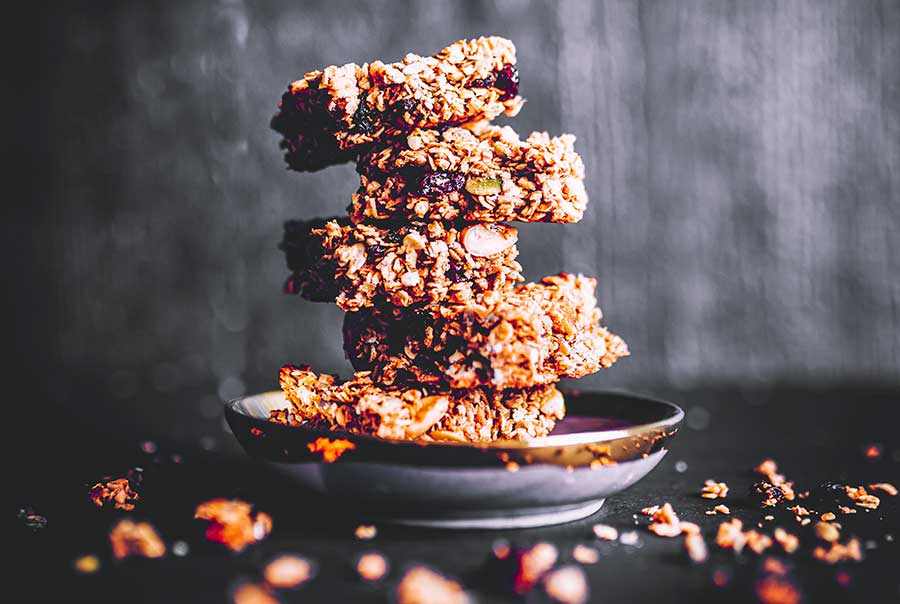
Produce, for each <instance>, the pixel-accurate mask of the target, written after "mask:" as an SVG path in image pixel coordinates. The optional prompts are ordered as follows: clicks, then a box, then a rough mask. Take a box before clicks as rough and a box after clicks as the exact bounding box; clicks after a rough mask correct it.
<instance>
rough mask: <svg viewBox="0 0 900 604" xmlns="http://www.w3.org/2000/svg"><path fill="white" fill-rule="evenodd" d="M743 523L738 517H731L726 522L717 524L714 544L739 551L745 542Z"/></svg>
mask: <svg viewBox="0 0 900 604" xmlns="http://www.w3.org/2000/svg"><path fill="white" fill-rule="evenodd" d="M743 528H744V523H743V522H741V520H740V519H739V518H732V519H731V520H729V521H728V522H723V523H722V524H720V525H719V530H718V532H717V533H716V545H718V546H719V547H722V548H725V549H732V550H734V551H735V552H736V553H740V552H741V551H742V550H743V549H744V545H746V544H747V537H746V536H745V535H744V531H743Z"/></svg>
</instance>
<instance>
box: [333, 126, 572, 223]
mask: <svg viewBox="0 0 900 604" xmlns="http://www.w3.org/2000/svg"><path fill="white" fill-rule="evenodd" d="M574 142H575V137H574V136H572V135H571V134H565V135H563V136H557V137H553V138H550V136H549V135H548V134H547V133H546V132H534V133H532V134H531V135H530V136H529V137H528V138H527V139H526V140H524V141H523V140H521V139H520V138H519V135H518V134H516V132H515V131H514V130H513V129H512V128H510V127H509V126H505V127H499V126H491V125H489V124H487V123H486V122H480V123H478V124H473V125H468V126H467V127H463V128H449V129H447V130H443V131H439V130H420V129H416V130H413V131H412V132H410V133H409V135H408V136H407V137H405V138H400V139H398V140H397V141H395V142H394V143H392V144H390V145H388V146H386V147H374V148H373V149H372V150H370V151H369V152H367V153H364V154H363V155H361V156H360V158H359V163H358V165H357V170H358V171H359V173H360V175H361V177H360V178H361V183H362V186H361V187H360V188H359V191H358V192H357V193H356V194H355V195H353V203H352V205H351V207H350V217H351V219H352V220H353V221H354V222H363V221H366V220H383V219H402V218H407V219H410V218H412V219H427V220H457V219H459V220H467V221H485V222H509V221H513V220H518V221H523V222H577V221H579V220H581V217H582V214H583V213H584V209H585V206H586V205H587V192H586V191H585V189H584V183H583V179H584V164H583V163H582V161H581V157H579V155H578V154H577V153H576V152H575V149H574V147H573V143H574Z"/></svg>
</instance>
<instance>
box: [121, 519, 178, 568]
mask: <svg viewBox="0 0 900 604" xmlns="http://www.w3.org/2000/svg"><path fill="white" fill-rule="evenodd" d="M109 543H110V546H111V547H112V553H113V556H114V557H115V558H118V559H121V558H127V557H128V556H142V557H144V558H161V557H163V556H164V555H165V553H166V545H165V544H164V543H163V542H162V539H160V538H159V534H158V533H157V532H156V529H154V528H153V525H151V524H150V523H148V522H134V521H133V520H130V519H128V518H125V519H123V520H120V521H119V522H118V524H116V525H115V526H114V527H113V528H112V530H111V531H110V532H109Z"/></svg>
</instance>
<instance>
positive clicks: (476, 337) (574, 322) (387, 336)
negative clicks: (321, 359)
mask: <svg viewBox="0 0 900 604" xmlns="http://www.w3.org/2000/svg"><path fill="white" fill-rule="evenodd" d="M596 284H597V282H596V280H594V279H589V278H585V277H582V276H581V275H577V276H576V275H569V274H566V273H563V274H560V275H556V276H553V277H545V278H544V279H542V280H541V281H540V282H538V283H528V284H525V285H520V286H519V287H517V288H516V289H515V290H513V291H510V292H487V293H484V294H482V295H479V296H477V297H476V298H470V299H467V300H465V301H464V302H461V303H443V304H440V305H438V306H436V307H434V308H432V309H431V310H430V311H429V312H422V311H412V312H405V311H404V312H401V311H398V310H397V309H389V308H370V309H364V310H361V311H359V312H355V313H348V314H347V315H345V317H344V350H345V351H346V352H347V357H348V358H349V359H350V362H351V363H352V364H353V366H354V367H355V368H356V369H357V370H360V371H362V370H371V371H372V372H373V378H374V379H375V380H376V381H377V382H379V383H381V384H386V385H392V384H435V385H441V384H446V385H448V386H449V387H451V388H475V387H482V386H484V387H491V388H498V389H508V388H528V387H532V386H537V385H541V384H553V383H556V382H557V381H559V379H560V378H563V377H567V378H580V377H583V376H585V375H588V374H590V373H594V372H596V371H599V370H601V369H604V368H608V367H610V366H611V365H612V364H613V363H614V362H615V361H616V360H617V359H619V358H621V357H623V356H626V355H628V347H627V345H626V344H625V342H624V341H623V340H622V339H621V338H620V337H618V336H617V335H615V334H613V333H611V332H609V331H608V330H607V329H606V328H605V327H603V326H601V325H600V320H601V318H602V313H601V311H600V308H598V306H597V300H596V298H595V297H594V291H595V288H596ZM726 492H727V487H726Z"/></svg>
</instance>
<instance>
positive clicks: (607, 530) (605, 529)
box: [592, 524, 619, 541]
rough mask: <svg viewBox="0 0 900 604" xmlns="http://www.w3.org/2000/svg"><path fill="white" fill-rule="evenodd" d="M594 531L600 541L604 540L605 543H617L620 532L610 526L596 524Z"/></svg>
mask: <svg viewBox="0 0 900 604" xmlns="http://www.w3.org/2000/svg"><path fill="white" fill-rule="evenodd" d="M592 530H593V531H594V535H595V536H596V537H597V538H598V539H603V540H604V541H615V540H616V539H618V538H619V531H617V530H616V529H615V527H612V526H609V525H608V524H595V525H594V526H593V529H592Z"/></svg>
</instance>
